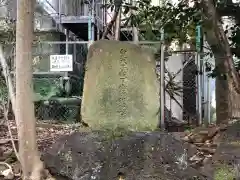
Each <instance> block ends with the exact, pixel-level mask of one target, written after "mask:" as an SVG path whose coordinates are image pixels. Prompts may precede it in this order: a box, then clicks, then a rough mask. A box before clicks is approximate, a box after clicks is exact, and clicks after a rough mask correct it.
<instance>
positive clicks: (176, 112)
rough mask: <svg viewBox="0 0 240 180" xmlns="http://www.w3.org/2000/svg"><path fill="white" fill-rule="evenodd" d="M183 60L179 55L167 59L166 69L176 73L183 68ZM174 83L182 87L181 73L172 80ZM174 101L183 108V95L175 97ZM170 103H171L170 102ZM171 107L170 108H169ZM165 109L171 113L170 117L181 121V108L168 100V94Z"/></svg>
mask: <svg viewBox="0 0 240 180" xmlns="http://www.w3.org/2000/svg"><path fill="white" fill-rule="evenodd" d="M183 58H184V56H183V55H181V54H173V55H172V56H170V57H169V59H168V61H167V62H166V65H165V66H166V68H167V69H168V71H169V72H170V73H174V74H175V73H177V72H178V71H179V70H180V69H182V68H183ZM174 80H175V82H179V85H180V86H182V85H183V84H182V81H183V72H182V71H181V72H180V73H179V74H178V75H177V76H176V78H175V79H174ZM175 99H176V100H177V101H178V102H179V103H180V104H181V105H182V106H183V95H182V94H181V96H175ZM170 101H171V102H170ZM170 106H171V107H170ZM166 107H167V108H168V110H170V108H171V111H172V117H175V118H177V119H179V120H183V110H182V108H181V107H180V106H179V105H178V104H177V103H176V102H175V101H174V100H172V99H171V98H170V96H169V95H168V93H166Z"/></svg>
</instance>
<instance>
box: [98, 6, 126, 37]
mask: <svg viewBox="0 0 240 180" xmlns="http://www.w3.org/2000/svg"><path fill="white" fill-rule="evenodd" d="M120 8H121V6H116V7H115V11H114V14H113V17H112V19H111V21H110V22H109V23H108V24H107V27H106V28H105V30H104V32H103V35H102V39H105V37H106V36H107V35H108V33H109V31H110V29H111V28H112V27H113V25H114V23H115V22H116V19H117V17H118V14H119V11H120Z"/></svg>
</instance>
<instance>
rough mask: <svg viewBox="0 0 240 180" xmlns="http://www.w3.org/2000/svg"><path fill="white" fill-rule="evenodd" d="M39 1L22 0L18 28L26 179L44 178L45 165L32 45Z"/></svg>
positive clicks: (19, 121) (18, 93)
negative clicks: (35, 101) (38, 132)
mask: <svg viewBox="0 0 240 180" xmlns="http://www.w3.org/2000/svg"><path fill="white" fill-rule="evenodd" d="M34 5H35V0H19V1H18V4H17V8H18V9H17V26H16V107H15V108H16V109H15V112H16V115H15V116H16V122H17V127H18V139H19V156H20V161H21V165H22V171H23V179H24V180H25V179H26V180H27V179H34V180H38V179H40V171H41V170H42V162H41V161H40V156H39V153H38V150H37V143H36V127H35V126H36V120H35V115H34V104H33V88H32V42H33V28H34V27H33V22H34V19H33V18H34V15H33V13H34Z"/></svg>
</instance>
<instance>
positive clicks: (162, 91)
mask: <svg viewBox="0 0 240 180" xmlns="http://www.w3.org/2000/svg"><path fill="white" fill-rule="evenodd" d="M160 108H161V111H160V127H161V129H162V130H165V122H164V120H165V61H164V29H161V61H160Z"/></svg>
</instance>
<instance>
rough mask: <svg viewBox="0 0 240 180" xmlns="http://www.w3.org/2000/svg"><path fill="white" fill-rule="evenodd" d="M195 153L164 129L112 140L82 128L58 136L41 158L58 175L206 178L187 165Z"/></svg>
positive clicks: (99, 179)
mask: <svg viewBox="0 0 240 180" xmlns="http://www.w3.org/2000/svg"><path fill="white" fill-rule="evenodd" d="M195 153H196V150H195V149H192V148H190V147H189V146H187V145H184V144H183V143H182V142H181V141H179V140H176V139H175V138H174V137H173V136H172V135H171V134H167V133H159V132H151V133H134V134H131V135H128V136H125V137H123V138H119V139H116V140H112V141H111V140H109V139H108V140H107V139H105V136H104V135H103V134H102V133H86V132H85V133H74V134H72V135H68V136H65V137H63V138H62V139H60V140H58V141H57V142H56V143H55V144H54V145H53V146H52V148H51V149H49V150H48V151H47V153H46V154H45V155H44V156H43V160H44V162H45V164H46V167H47V168H48V169H49V170H50V172H51V173H52V174H54V175H56V174H57V175H58V176H57V179H67V180H68V179H69V180H79V179H81V180H91V179H95V180H113V179H120V177H119V176H120V175H121V176H122V178H123V179H126V180H190V179H197V178H198V179H200V180H203V179H208V178H207V177H205V176H204V175H203V174H200V173H199V172H198V171H197V170H195V169H194V168H191V167H190V166H189V161H188V159H189V157H191V156H192V155H193V154H195Z"/></svg>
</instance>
